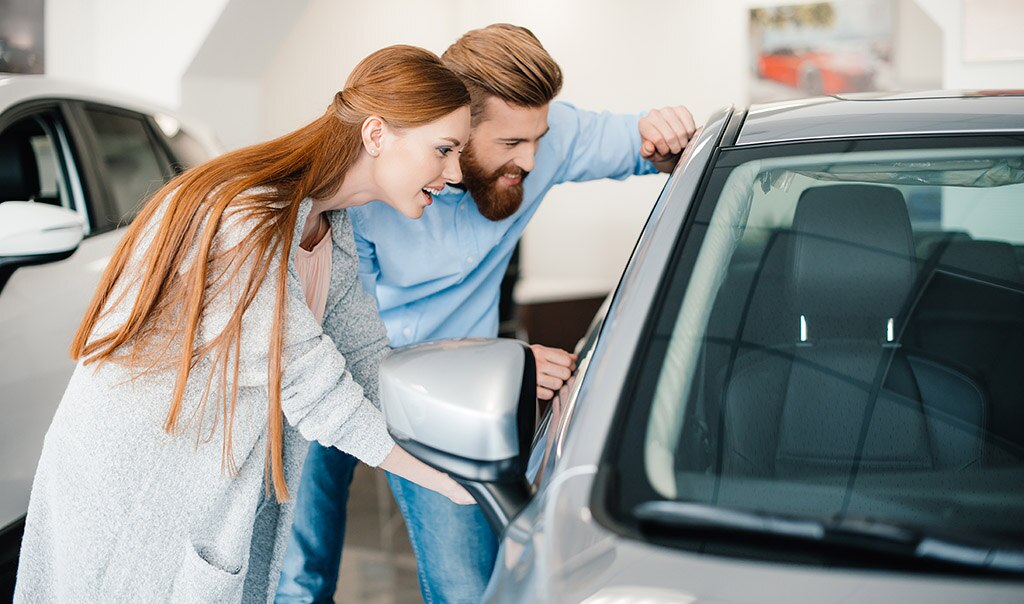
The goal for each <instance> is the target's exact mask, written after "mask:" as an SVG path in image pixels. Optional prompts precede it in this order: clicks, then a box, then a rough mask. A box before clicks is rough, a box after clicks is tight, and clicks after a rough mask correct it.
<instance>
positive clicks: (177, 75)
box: [45, 0, 227, 108]
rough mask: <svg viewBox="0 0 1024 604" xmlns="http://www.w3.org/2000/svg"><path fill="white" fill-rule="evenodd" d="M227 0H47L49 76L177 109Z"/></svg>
mask: <svg viewBox="0 0 1024 604" xmlns="http://www.w3.org/2000/svg"><path fill="white" fill-rule="evenodd" d="M226 3H227V0H178V1H177V2H174V3H169V2H157V1H156V0H47V1H46V11H45V21H46V22H45V44H46V73H47V75H50V76H54V77H58V78H61V79H66V80H73V81H78V82H85V83H89V84H95V85H99V86H103V87H105V88H109V89H113V90H117V91H121V92H124V93H126V94H130V95H132V96H135V97H139V98H143V99H146V100H148V101H152V102H155V103H158V104H160V105H164V106H166V107H171V108H176V107H178V105H179V103H180V100H181V79H182V75H183V74H184V73H185V70H186V69H187V68H188V66H189V64H190V63H191V61H192V57H193V56H194V55H195V53H196V50H197V49H198V48H199V46H200V45H201V44H202V43H203V40H204V39H205V38H206V35H207V33H208V32H209V31H210V28H211V27H212V26H213V24H214V22H215V21H216V19H217V16H218V15H219V14H220V12H221V10H222V9H223V7H224V5H225V4H226Z"/></svg>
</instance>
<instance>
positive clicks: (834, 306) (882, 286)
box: [789, 185, 916, 319]
mask: <svg viewBox="0 0 1024 604" xmlns="http://www.w3.org/2000/svg"><path fill="white" fill-rule="evenodd" d="M790 250H791V262H792V264H791V270H790V273H789V280H790V281H789V283H790V287H789V295H790V301H791V303H792V304H793V306H794V310H795V311H797V312H799V313H801V314H805V315H807V316H809V317H810V316H829V317H859V318H870V319H875V318H882V319H884V318H889V317H895V316H896V315H897V314H898V313H899V311H900V309H901V308H902V307H903V305H904V303H905V301H906V298H907V296H908V295H909V294H910V291H911V289H912V287H913V284H914V277H915V274H916V265H915V258H914V242H913V234H912V232H911V229H910V217H909V215H908V213H907V206H906V202H905V201H904V199H903V195H902V194H901V193H900V192H899V190H897V189H895V188H893V187H886V186H879V185H831V186H823V187H812V188H809V189H807V190H805V191H804V192H803V193H802V194H801V195H800V199H799V201H798V202H797V206H796V214H795V216H794V218H793V229H792V244H791V247H790Z"/></svg>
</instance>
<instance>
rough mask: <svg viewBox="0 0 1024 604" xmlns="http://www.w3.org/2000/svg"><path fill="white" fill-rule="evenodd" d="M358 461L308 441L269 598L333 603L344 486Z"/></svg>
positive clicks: (342, 528) (288, 602) (285, 602)
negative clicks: (289, 526) (292, 514)
mask: <svg viewBox="0 0 1024 604" xmlns="http://www.w3.org/2000/svg"><path fill="white" fill-rule="evenodd" d="M357 463H359V460H357V459H356V458H355V457H352V456H351V455H349V454H348V453H345V452H344V451H340V450H338V449H335V448H334V447H325V446H323V445H321V444H320V443H317V442H311V443H309V452H308V453H307V455H306V464H305V465H304V466H303V468H302V478H301V480H300V482H299V492H298V493H297V494H296V499H295V520H294V521H293V523H292V535H291V538H290V539H289V540H288V549H287V550H285V554H284V561H283V562H282V564H281V578H280V579H279V580H278V582H277V595H276V596H275V597H274V602H277V603H280V604H291V603H296V602H313V603H315V604H332V603H333V602H334V592H335V590H336V589H337V587H338V569H339V568H340V567H341V547H342V545H343V544H344V542H345V506H346V504H347V503H348V487H349V485H350V484H351V483H352V474H353V473H354V471H355V468H356V464H357Z"/></svg>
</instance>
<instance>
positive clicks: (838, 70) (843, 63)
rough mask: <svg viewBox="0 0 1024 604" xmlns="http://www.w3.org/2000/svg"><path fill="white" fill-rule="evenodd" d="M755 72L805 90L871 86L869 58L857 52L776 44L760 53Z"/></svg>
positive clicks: (850, 89) (835, 90) (857, 89)
mask: <svg viewBox="0 0 1024 604" xmlns="http://www.w3.org/2000/svg"><path fill="white" fill-rule="evenodd" d="M757 73H758V75H759V76H760V77H761V78H763V79H766V80H771V81H773V82H778V83H780V84H785V85H787V86H792V87H793V88H798V89H800V90H802V91H804V92H806V93H808V94H811V95H818V94H840V93H843V92H864V91H869V90H873V89H874V80H875V72H874V68H873V66H872V64H871V62H870V60H869V59H868V58H867V57H866V56H864V55H862V54H859V53H851V52H842V53H838V52H830V51H826V50H803V51H799V50H794V49H792V48H779V49H776V50H774V51H772V52H765V53H761V54H760V55H759V56H758V60H757Z"/></svg>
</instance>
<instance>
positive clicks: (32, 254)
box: [0, 201, 83, 265]
mask: <svg viewBox="0 0 1024 604" xmlns="http://www.w3.org/2000/svg"><path fill="white" fill-rule="evenodd" d="M82 227H83V221H82V217H81V216H79V215H78V214H76V213H75V212H73V211H71V210H68V209H65V208H59V207H56V206H51V205H48V204H43V203H33V202H28V201H5V202H3V203H0V264H4V265H8V264H18V265H25V264H40V263H42V262H52V261H54V260H60V259H63V258H65V257H67V256H69V255H71V252H74V251H75V250H76V249H77V248H78V244H79V243H81V242H82V235H83V229H82Z"/></svg>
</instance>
